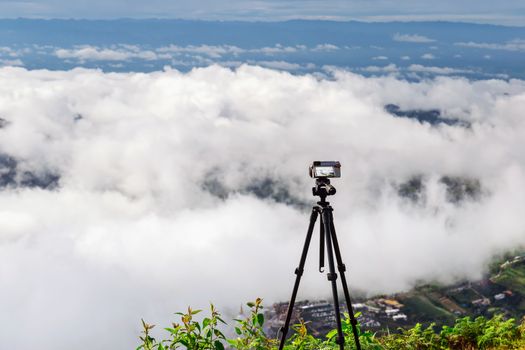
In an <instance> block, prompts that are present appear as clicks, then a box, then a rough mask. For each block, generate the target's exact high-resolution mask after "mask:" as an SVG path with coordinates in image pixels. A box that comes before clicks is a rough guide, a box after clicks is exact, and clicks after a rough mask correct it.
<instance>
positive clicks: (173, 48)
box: [156, 45, 246, 58]
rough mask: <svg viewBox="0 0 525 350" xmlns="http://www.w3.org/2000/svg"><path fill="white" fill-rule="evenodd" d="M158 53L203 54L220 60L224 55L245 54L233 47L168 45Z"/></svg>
mask: <svg viewBox="0 0 525 350" xmlns="http://www.w3.org/2000/svg"><path fill="white" fill-rule="evenodd" d="M156 51H158V52H163V53H176V54H181V53H189V54H204V55H207V56H209V57H212V58H220V57H222V56H224V55H226V54H229V55H238V54H241V53H245V52H246V50H244V49H241V48H240V47H237V46H233V45H217V46H215V45H199V46H196V45H188V46H177V45H169V46H165V47H161V48H159V49H157V50H156Z"/></svg>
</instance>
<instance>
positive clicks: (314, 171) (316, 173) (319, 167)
mask: <svg viewBox="0 0 525 350" xmlns="http://www.w3.org/2000/svg"><path fill="white" fill-rule="evenodd" d="M310 176H311V177H313V178H316V179H318V178H327V177H341V163H339V162H337V161H315V162H314V163H313V164H312V165H311V166H310Z"/></svg>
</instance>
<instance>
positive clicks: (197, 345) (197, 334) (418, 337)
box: [137, 298, 525, 350]
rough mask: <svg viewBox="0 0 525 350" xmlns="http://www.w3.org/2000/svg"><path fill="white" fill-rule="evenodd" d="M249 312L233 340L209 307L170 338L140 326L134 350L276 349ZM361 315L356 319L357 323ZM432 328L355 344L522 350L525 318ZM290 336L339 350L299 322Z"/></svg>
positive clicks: (294, 348) (349, 345)
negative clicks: (221, 327) (222, 328)
mask: <svg viewBox="0 0 525 350" xmlns="http://www.w3.org/2000/svg"><path fill="white" fill-rule="evenodd" d="M247 305H248V307H249V308H250V312H249V314H248V316H247V317H246V318H244V319H236V320H234V321H235V327H234V330H235V333H236V337H235V338H233V339H227V338H226V337H225V336H224V334H223V333H222V332H221V331H220V329H219V325H220V324H223V325H226V322H224V320H223V319H222V318H221V315H220V313H219V312H218V311H217V310H216V309H215V307H214V306H213V305H210V310H209V311H210V314H209V316H208V317H204V318H203V319H202V321H201V322H199V321H196V320H195V319H194V316H195V315H197V314H199V313H200V312H201V310H192V309H191V308H188V310H187V312H185V313H176V315H178V316H180V323H173V324H172V326H171V327H167V328H164V330H165V331H167V332H168V337H167V338H166V339H162V340H156V339H155V338H153V337H152V336H151V330H152V329H153V328H154V327H155V326H154V325H149V324H147V323H146V322H144V320H142V328H143V330H142V335H141V336H140V341H141V344H140V345H139V347H138V348H137V350H175V349H187V350H210V349H211V350H224V349H225V348H228V349H237V350H252V349H253V350H274V349H278V346H279V340H278V339H274V338H270V337H268V336H267V335H266V333H265V332H264V328H263V326H264V321H265V320H264V313H263V312H262V310H263V305H262V299H260V298H257V299H256V300H255V301H254V302H249V303H247ZM358 316H359V314H357V315H356V317H358ZM436 328H437V327H436V325H435V324H433V323H432V324H430V325H429V326H427V327H424V326H423V325H421V324H419V323H418V324H416V325H415V326H414V327H412V328H410V329H399V333H395V334H388V335H385V336H381V337H378V336H376V334H374V333H372V332H370V331H365V332H362V331H361V329H360V327H359V325H358V335H359V341H360V343H361V348H362V349H363V350H398V349H407V350H445V349H458V350H459V349H465V350H478V349H479V350H497V349H500V350H503V349H525V318H524V319H523V320H522V322H521V324H516V321H515V320H514V319H512V318H511V319H508V320H506V319H504V318H503V316H502V315H497V316H494V317H493V318H491V319H486V318H485V317H477V318H475V319H471V318H470V317H464V318H460V319H458V320H456V323H455V324H454V326H452V327H451V326H443V327H442V328H441V329H440V330H437V329H436ZM292 329H293V331H294V332H293V334H292V336H291V337H290V338H289V339H287V340H286V343H285V347H284V348H285V350H309V349H312V350H332V349H334V350H335V349H339V346H338V344H336V339H337V330H335V329H334V330H332V331H330V332H328V334H327V336H326V339H324V340H323V339H318V338H315V337H314V336H312V335H311V334H309V333H308V327H307V324H306V323H305V322H304V321H302V320H300V322H299V323H298V324H295V325H293V326H292ZM342 329H343V333H344V336H345V342H346V343H345V349H356V344H355V341H354V336H353V333H352V326H351V323H350V317H349V315H348V314H345V317H344V318H343V320H342Z"/></svg>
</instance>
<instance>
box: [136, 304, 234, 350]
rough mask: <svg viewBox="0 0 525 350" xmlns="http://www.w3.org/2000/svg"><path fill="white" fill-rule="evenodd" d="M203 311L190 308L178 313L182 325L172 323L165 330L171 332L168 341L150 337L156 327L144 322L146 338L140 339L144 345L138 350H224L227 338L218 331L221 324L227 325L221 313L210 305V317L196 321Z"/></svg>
mask: <svg viewBox="0 0 525 350" xmlns="http://www.w3.org/2000/svg"><path fill="white" fill-rule="evenodd" d="M201 311H202V310H192V309H191V308H190V307H188V311H187V312H186V313H181V312H177V313H176V315H179V316H180V317H181V322H182V324H177V323H172V327H168V328H164V329H165V330H166V331H168V332H169V334H170V337H169V338H168V339H165V340H162V341H160V342H157V341H156V340H155V339H154V338H152V337H151V336H149V330H150V329H151V328H153V327H154V326H152V325H148V324H146V323H145V322H144V321H142V323H143V327H144V331H143V333H144V337H140V339H141V340H142V345H140V346H139V347H138V348H137V350H138V349H142V350H153V349H157V350H168V349H169V350H174V349H181V348H185V349H188V350H210V349H212V350H224V344H223V343H222V342H223V341H225V339H226V337H225V336H224V334H223V333H222V332H221V331H220V330H219V329H218V325H219V323H222V324H226V322H224V321H223V320H222V318H221V317H220V314H219V312H217V310H216V309H215V306H213V304H211V305H210V317H205V318H204V319H203V320H202V322H198V321H195V320H194V316H195V315H197V314H198V313H200V312H201Z"/></svg>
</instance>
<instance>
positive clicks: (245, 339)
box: [228, 298, 277, 350]
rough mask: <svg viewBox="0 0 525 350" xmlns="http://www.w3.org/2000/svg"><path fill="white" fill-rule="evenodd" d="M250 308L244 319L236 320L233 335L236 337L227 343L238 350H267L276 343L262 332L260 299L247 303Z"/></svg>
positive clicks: (262, 320) (262, 316) (262, 317)
mask: <svg viewBox="0 0 525 350" xmlns="http://www.w3.org/2000/svg"><path fill="white" fill-rule="evenodd" d="M247 305H248V307H249V308H250V314H249V315H248V317H247V318H245V319H242V320H240V319H236V320H235V321H236V322H237V325H236V326H235V333H237V335H238V337H237V338H236V339H229V340H228V343H229V344H230V345H231V346H232V347H233V348H234V349H238V350H251V349H255V350H268V349H270V348H271V347H272V346H274V345H275V344H277V341H276V340H275V339H270V338H268V336H267V335H266V333H265V332H264V330H263V326H264V314H263V313H262V312H261V310H262V309H263V306H262V299H261V298H257V299H256V300H255V301H254V302H249V303H247Z"/></svg>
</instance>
